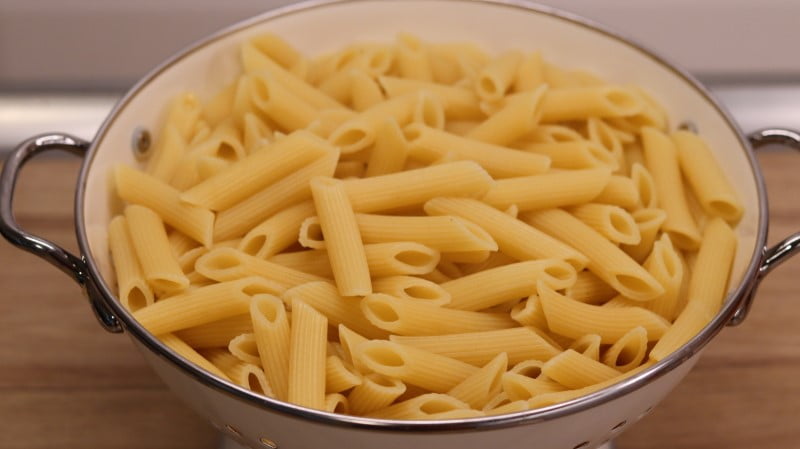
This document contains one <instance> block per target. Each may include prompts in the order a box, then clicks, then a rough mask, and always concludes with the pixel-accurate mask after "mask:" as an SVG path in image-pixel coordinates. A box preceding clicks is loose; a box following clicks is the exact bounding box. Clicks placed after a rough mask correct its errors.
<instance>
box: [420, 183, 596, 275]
mask: <svg viewBox="0 0 800 449" xmlns="http://www.w3.org/2000/svg"><path fill="white" fill-rule="evenodd" d="M425 212H427V213H428V214H429V215H454V216H458V217H462V218H464V219H466V220H469V221H471V222H473V223H475V224H477V225H478V226H480V227H481V228H483V229H485V230H486V232H488V233H489V234H490V235H491V236H492V237H493V238H494V239H495V241H496V242H497V246H498V248H499V250H500V251H502V252H504V253H505V254H508V255H509V256H511V257H513V258H515V259H517V260H531V259H534V260H535V259H562V260H565V261H566V262H567V263H569V264H570V265H572V266H573V267H575V269H576V270H581V269H583V267H585V266H586V263H587V260H588V259H587V258H586V256H584V255H583V254H581V253H579V252H578V251H577V250H575V249H573V248H572V247H570V246H567V245H566V244H564V243H562V242H560V241H558V240H556V239H554V238H553V237H550V236H549V235H547V234H545V233H543V232H541V231H539V230H538V229H536V228H534V227H532V226H529V225H528V224H526V223H524V222H523V221H521V220H518V219H515V218H513V217H511V216H510V215H508V214H505V213H503V212H501V211H499V210H497V209H495V208H493V207H491V206H489V205H487V204H485V203H483V202H481V201H478V200H473V199H468V198H434V199H432V200H430V201H428V202H427V203H425Z"/></svg>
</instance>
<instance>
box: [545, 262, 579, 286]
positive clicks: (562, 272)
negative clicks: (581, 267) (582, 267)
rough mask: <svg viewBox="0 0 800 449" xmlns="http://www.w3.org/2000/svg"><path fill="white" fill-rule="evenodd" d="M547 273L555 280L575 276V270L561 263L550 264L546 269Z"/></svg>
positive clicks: (567, 279)
mask: <svg viewBox="0 0 800 449" xmlns="http://www.w3.org/2000/svg"><path fill="white" fill-rule="evenodd" d="M544 273H545V275H547V276H549V277H550V278H552V279H553V280H555V281H562V282H563V281H569V280H570V279H573V278H575V271H574V270H570V269H568V268H567V267H564V266H561V265H550V266H547V267H545V269H544Z"/></svg>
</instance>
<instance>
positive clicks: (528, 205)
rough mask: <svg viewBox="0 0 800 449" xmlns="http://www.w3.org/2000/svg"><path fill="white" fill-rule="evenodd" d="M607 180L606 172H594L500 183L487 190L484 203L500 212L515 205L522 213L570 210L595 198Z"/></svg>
mask: <svg viewBox="0 0 800 449" xmlns="http://www.w3.org/2000/svg"><path fill="white" fill-rule="evenodd" d="M610 178H611V172H610V171H609V170H608V169H607V168H594V169H587V170H570V171H561V172H553V173H546V174H542V175H535V176H523V177H517V178H508V179H502V180H499V181H497V182H496V183H495V185H494V186H492V187H491V188H489V191H488V192H486V194H485V195H484V197H483V201H485V202H486V203H488V204H491V205H492V206H495V207H501V208H504V207H508V206H510V205H512V204H514V205H516V206H517V207H518V208H519V209H520V210H522V211H525V210H536V209H549V208H552V207H563V206H573V205H577V204H583V203H587V202H589V201H592V200H593V199H594V198H596V197H597V196H598V195H599V194H600V192H602V191H603V189H604V188H605V187H606V185H608V182H609V180H610ZM531 192H537V193H536V195H532V194H531Z"/></svg>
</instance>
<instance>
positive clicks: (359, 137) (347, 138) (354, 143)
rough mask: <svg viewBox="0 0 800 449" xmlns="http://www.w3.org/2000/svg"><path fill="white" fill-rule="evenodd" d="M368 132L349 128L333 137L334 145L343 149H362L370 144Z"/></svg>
mask: <svg viewBox="0 0 800 449" xmlns="http://www.w3.org/2000/svg"><path fill="white" fill-rule="evenodd" d="M368 138H369V137H368V136H367V132H366V131H365V130H363V129H360V128H348V129H346V130H345V131H343V132H342V133H341V134H339V135H337V136H335V137H333V139H332V140H333V144H334V145H339V146H343V147H361V146H362V145H366V143H367V142H368Z"/></svg>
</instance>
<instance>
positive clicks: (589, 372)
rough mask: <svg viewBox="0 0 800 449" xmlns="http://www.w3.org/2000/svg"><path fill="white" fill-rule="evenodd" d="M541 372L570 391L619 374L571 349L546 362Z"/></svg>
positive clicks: (607, 379)
mask: <svg viewBox="0 0 800 449" xmlns="http://www.w3.org/2000/svg"><path fill="white" fill-rule="evenodd" d="M542 372H543V373H544V375H545V376H547V377H548V378H549V379H552V380H554V381H556V382H558V383H559V384H561V385H563V386H565V387H567V388H570V389H579V388H584V387H588V386H590V385H594V384H598V383H600V382H604V381H609V380H611V379H613V378H615V377H617V376H619V375H620V372H619V371H617V370H615V369H614V368H611V367H609V366H607V365H604V364H602V363H600V362H598V361H596V360H593V359H590V358H589V357H586V356H584V355H582V354H580V353H578V352H575V351H573V350H572V349H567V350H566V351H564V352H562V353H561V354H559V355H557V356H555V357H553V358H552V359H550V360H548V361H547V363H545V364H544V366H543V367H542Z"/></svg>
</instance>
